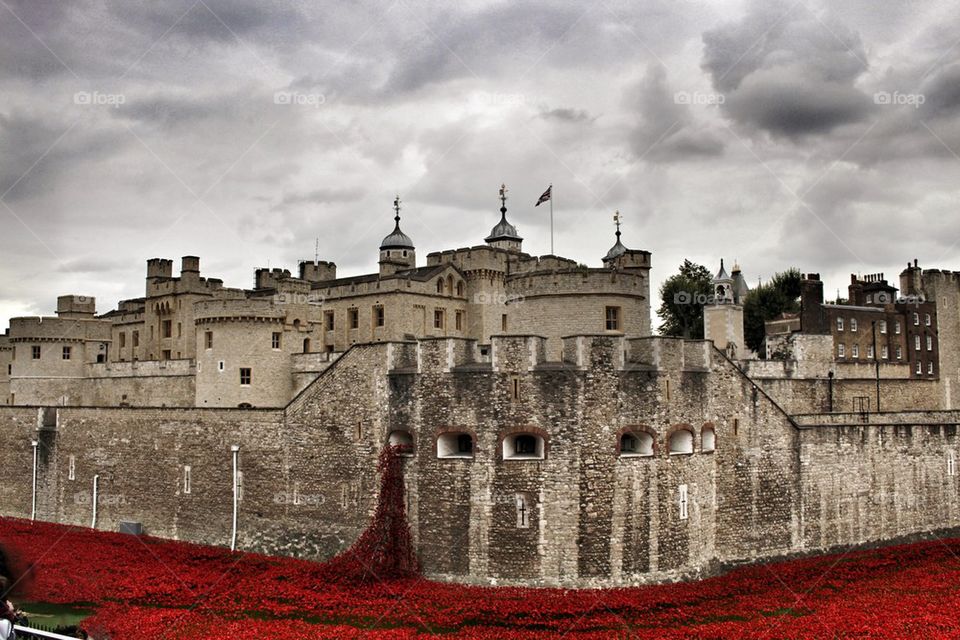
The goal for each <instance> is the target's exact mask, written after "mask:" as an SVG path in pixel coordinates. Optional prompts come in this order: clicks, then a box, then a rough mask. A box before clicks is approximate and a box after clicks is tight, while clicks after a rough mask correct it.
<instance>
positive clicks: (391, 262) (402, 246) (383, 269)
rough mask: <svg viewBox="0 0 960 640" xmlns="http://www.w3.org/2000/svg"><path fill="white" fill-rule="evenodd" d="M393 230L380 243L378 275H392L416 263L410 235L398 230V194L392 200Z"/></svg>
mask: <svg viewBox="0 0 960 640" xmlns="http://www.w3.org/2000/svg"><path fill="white" fill-rule="evenodd" d="M393 211H394V217H393V220H394V227H393V231H392V232H391V233H390V235H388V236H387V237H385V238H384V239H383V242H381V243H380V275H381V276H384V275H392V274H394V273H396V272H397V271H402V270H403V269H413V268H414V267H416V265H417V258H416V251H415V249H414V246H413V240H411V239H410V236H408V235H407V234H405V233H404V232H403V231H401V230H400V196H399V195H398V196H397V197H396V198H394V200H393Z"/></svg>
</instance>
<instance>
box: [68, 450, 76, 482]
mask: <svg viewBox="0 0 960 640" xmlns="http://www.w3.org/2000/svg"><path fill="white" fill-rule="evenodd" d="M76 479H77V456H70V461H69V463H68V464H67V480H76Z"/></svg>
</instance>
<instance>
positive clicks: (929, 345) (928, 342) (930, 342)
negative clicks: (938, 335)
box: [927, 336, 933, 351]
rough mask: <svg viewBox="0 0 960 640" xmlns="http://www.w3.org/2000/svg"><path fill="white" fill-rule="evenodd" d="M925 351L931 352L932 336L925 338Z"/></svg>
mask: <svg viewBox="0 0 960 640" xmlns="http://www.w3.org/2000/svg"><path fill="white" fill-rule="evenodd" d="M927 351H933V336H927Z"/></svg>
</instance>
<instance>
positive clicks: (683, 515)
mask: <svg viewBox="0 0 960 640" xmlns="http://www.w3.org/2000/svg"><path fill="white" fill-rule="evenodd" d="M677 493H678V494H679V495H678V497H679V503H680V505H679V506H680V519H681V520H686V519H687V516H688V515H689V513H688V511H687V485H685V484H682V485H680V486H679V487H678V492H677Z"/></svg>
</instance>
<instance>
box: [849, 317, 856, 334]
mask: <svg viewBox="0 0 960 640" xmlns="http://www.w3.org/2000/svg"><path fill="white" fill-rule="evenodd" d="M856 330H857V319H856V318H850V331H853V332H856Z"/></svg>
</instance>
